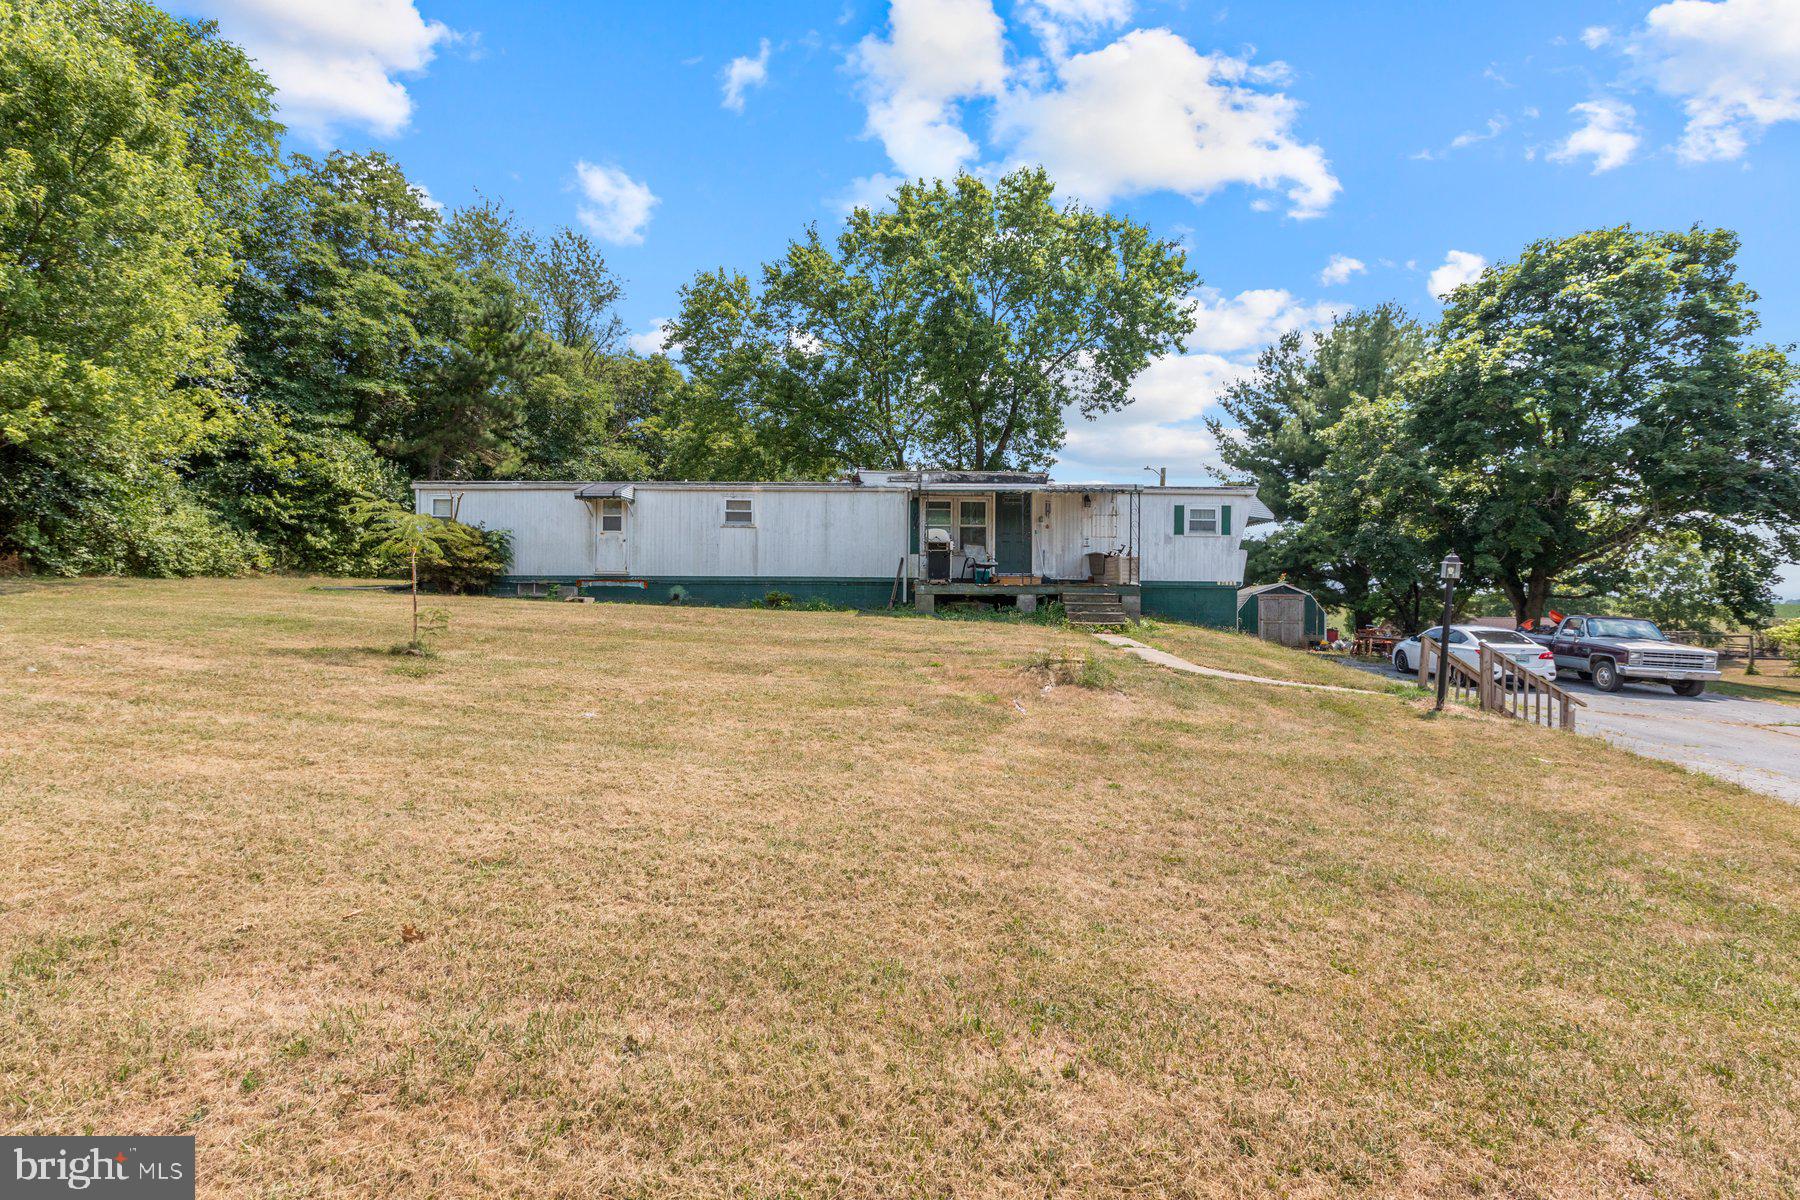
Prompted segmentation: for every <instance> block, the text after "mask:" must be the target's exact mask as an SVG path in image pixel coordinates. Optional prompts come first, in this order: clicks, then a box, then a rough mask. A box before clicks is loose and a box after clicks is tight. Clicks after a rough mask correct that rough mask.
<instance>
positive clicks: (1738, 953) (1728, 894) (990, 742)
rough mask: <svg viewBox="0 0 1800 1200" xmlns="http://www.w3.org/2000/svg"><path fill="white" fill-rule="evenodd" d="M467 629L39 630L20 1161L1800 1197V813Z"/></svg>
mask: <svg viewBox="0 0 1800 1200" xmlns="http://www.w3.org/2000/svg"><path fill="white" fill-rule="evenodd" d="M446 607H448V608H450V609H451V610H452V612H453V614H454V616H453V623H452V629H451V632H450V634H449V636H448V639H447V640H446V642H445V645H444V652H443V654H442V656H441V657H439V658H436V659H433V660H429V661H424V662H420V661H418V660H412V659H399V658H394V657H391V656H389V655H387V654H385V653H383V652H382V651H383V648H385V647H387V646H389V645H390V644H392V643H393V642H395V641H397V640H399V638H400V637H401V636H402V620H403V608H404V600H402V599H400V598H397V597H393V596H388V595H380V594H369V593H356V592H327V591H316V590H309V589H308V586H307V583H306V582H305V581H295V580H265V581H241V582H222V583H221V582H198V581H196V582H168V583H111V582H92V583H81V584H69V585H56V586H26V587H23V588H18V589H15V590H12V591H11V592H10V593H8V594H5V595H0V721H4V728H5V730H6V736H5V738H4V739H3V741H0V811H3V812H4V816H5V820H4V824H3V826H0V1126H3V1127H4V1128H5V1129H6V1130H7V1131H8V1132H30V1133H52V1132H73V1131H80V1130H88V1129H91V1130H97V1131H109V1132H124V1131H132V1132H144V1133H176V1132H191V1133H193V1134H195V1135H196V1136H197V1137H198V1140H199V1158H200V1167H201V1172H202V1183H201V1192H202V1194H203V1195H206V1196H209V1197H227V1196H230V1197H239V1196H268V1197H274V1196H280V1197H352V1196H355V1197H361V1196H384V1197H385V1196H432V1197H439V1196H442V1197H468V1196H519V1197H570V1198H573V1197H593V1196H682V1197H692V1196H727V1195H775V1194H780V1195H820V1196H825V1195H833V1196H867V1197H875V1196H897V1195H898V1196H933V1197H939V1196H948V1195H958V1196H988V1195H996V1196H1042V1195H1048V1194H1058V1195H1119V1196H1123V1195H1126V1194H1130V1195H1134V1196H1151V1195H1164V1194H1183V1195H1196V1196H1240V1195H1256V1194H1266V1193H1271V1192H1273V1193H1280V1194H1284V1195H1289V1196H1327V1195H1342V1194H1365V1195H1403V1196H1434V1197H1437V1196H1457V1195H1465V1196H1474V1195H1482V1196H1697V1195H1718V1194H1727V1193H1729V1194H1734V1195H1767V1196H1774V1195H1792V1194H1794V1191H1795V1188H1796V1174H1797V1171H1800V1165H1797V1159H1796V1155H1797V1153H1800V1151H1797V1149H1796V1148H1797V1147H1800V1119H1797V1117H1796V1112H1800V1082H1797V1081H1800V1073H1797V1070H1796V1066H1797V1063H1800V1057H1797V1056H1800V1000H1797V994H1800V993H1797V985H1800V953H1796V947H1797V946H1800V916H1797V915H1796V901H1797V900H1800V812H1796V811H1795V810H1794V809H1791V808H1788V807H1784V806H1783V805H1781V804H1779V803H1778V802H1776V801H1773V800H1769V799H1764V798H1761V797H1758V796H1755V795H1752V794H1751V793H1748V792H1745V791H1742V790H1739V789H1736V788H1733V787H1730V786H1728V785H1724V784H1720V783H1714V782H1711V781H1709V780H1706V779H1703V778H1700V777H1695V776H1689V775H1686V774H1684V773H1682V772H1680V771H1678V770H1676V769H1674V768H1671V767H1668V766H1665V765H1661V764H1657V763H1652V762H1649V761H1646V760H1641V759H1637V758H1633V757H1630V756H1628V755H1626V754H1624V753H1621V752H1619V751H1616V750H1612V749H1609V748H1607V747H1606V746H1604V745H1602V744H1600V743H1598V742H1595V741H1589V740H1584V739H1577V738H1575V737H1573V736H1570V735H1561V734H1553V733H1549V732H1536V731H1531V730H1526V729H1522V728H1518V727H1514V726H1508V725H1503V724H1500V723H1498V722H1496V721H1491V720H1485V719H1481V718H1467V719H1457V720H1436V721H1433V720H1427V719H1424V718H1422V717H1421V716H1420V715H1419V714H1418V713H1417V712H1416V711H1415V710H1414V709H1413V708H1411V707H1409V706H1408V705H1407V704H1405V703H1404V702H1402V701H1400V700H1397V699H1395V698H1393V697H1389V696H1382V695H1370V696H1367V697H1361V696H1348V695H1335V694H1327V693H1309V692H1297V691H1292V690H1286V689H1258V688H1256V687H1253V686H1247V685H1236V684H1225V683H1220V682H1217V681H1212V680H1207V679H1194V678H1185V677H1178V676H1175V675H1173V674H1170V673H1165V672H1159V671H1157V670H1155V669H1154V668H1151V667H1148V666H1144V665H1142V664H1138V663H1136V662H1135V661H1132V660H1128V659H1125V658H1123V657H1120V658H1118V659H1117V660H1116V662H1115V671H1116V676H1115V683H1114V686H1112V687H1110V688H1104V689H1089V688H1080V687H1070V686H1063V687H1055V688H1052V689H1050V690H1048V691H1045V690H1043V678H1042V676H1041V675H1040V674H1037V673H1033V672H1031V671H1029V670H1025V669H1022V664H1025V663H1027V662H1030V661H1032V660H1034V659H1036V658H1038V657H1040V656H1042V655H1044V654H1046V653H1049V654H1051V655H1071V654H1073V655H1080V654H1082V653H1083V652H1084V651H1085V649H1086V648H1087V647H1088V646H1090V645H1091V642H1090V641H1089V640H1087V639H1084V638H1083V637H1082V636H1081V635H1079V634H1076V633H1072V632H1067V631H1063V630H1057V629H1050V628H1045V627H1035V626H1015V625H1002V624H993V623H976V622H933V621H926V620H917V619H895V618H887V617H878V616H854V615H849V614H829V613H827V614H815V613H797V612H760V611H747V610H718V609H711V610H708V609H686V610H672V609H667V608H650V607H634V606H628V605H573V604H550V603H535V604H534V603H529V602H520V601H493V600H478V599H470V600H456V601H451V602H449V603H448V604H447V605H446ZM1260 652H1261V651H1259V653H1260ZM1334 678H1336V676H1334ZM1021 708H1022V709H1023V712H1021V711H1020V709H1021ZM408 926H411V927H413V929H414V930H415V931H416V934H417V935H422V937H418V938H417V940H412V941H409V940H407V938H406V937H404V936H403V931H404V930H406V929H407V927H408Z"/></svg>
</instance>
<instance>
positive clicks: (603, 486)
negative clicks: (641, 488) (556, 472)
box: [575, 483, 637, 504]
mask: <svg viewBox="0 0 1800 1200" xmlns="http://www.w3.org/2000/svg"><path fill="white" fill-rule="evenodd" d="M575 498H576V499H577V500H623V501H625V503H627V504H630V503H631V502H632V501H633V500H634V499H636V498H637V486H636V485H635V484H630V483H584V484H582V485H581V486H580V487H578V488H576V489H575Z"/></svg>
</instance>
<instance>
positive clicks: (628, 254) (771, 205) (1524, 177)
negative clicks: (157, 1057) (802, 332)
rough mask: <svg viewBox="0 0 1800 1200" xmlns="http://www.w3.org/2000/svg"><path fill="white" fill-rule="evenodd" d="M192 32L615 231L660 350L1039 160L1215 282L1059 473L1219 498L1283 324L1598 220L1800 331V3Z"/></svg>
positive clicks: (862, 2)
mask: <svg viewBox="0 0 1800 1200" xmlns="http://www.w3.org/2000/svg"><path fill="white" fill-rule="evenodd" d="M171 7H173V8H174V9H175V10H176V11H179V12H183V13H186V14H189V15H196V14H199V15H209V16H214V17H216V18H218V19H219V21H220V23H221V25H222V26H223V28H224V30H225V32H226V33H227V35H228V36H232V37H234V38H235V39H236V40H239V41H241V42H242V43H244V44H245V45H246V46H247V47H249V48H250V49H251V51H252V53H253V54H255V55H256V56H257V57H258V58H259V60H260V61H262V62H263V64H264V66H265V68H266V69H268V70H269V71H270V74H271V76H272V78H274V79H275V81H276V82H277V84H278V85H279V86H280V87H281V102H282V106H283V113H284V116H285V117H286V119H287V120H288V121H289V122H290V125H291V126H292V128H293V130H294V134H293V137H294V142H295V144H296V145H297V146H300V147H302V148H312V149H318V148H323V147H330V146H341V147H345V148H361V147H376V148H380V149H382V150H385V151H387V152H388V153H390V154H392V155H394V156H395V157H396V158H398V159H399V160H400V161H401V162H402V163H403V164H404V165H405V167H406V168H407V171H408V173H409V174H410V175H411V176H412V177H413V178H414V179H415V180H416V181H417V182H418V183H420V184H421V185H423V186H424V187H425V188H427V189H428V190H429V191H430V193H431V194H432V196H433V197H435V198H436V199H437V200H438V201H439V202H441V203H444V204H446V205H452V206H454V205H457V204H460V203H464V202H466V201H468V200H471V199H473V198H474V196H475V195H476V193H477V192H479V193H482V194H485V195H488V196H494V197H501V198H504V199H505V200H507V201H508V202H510V203H511V204H512V205H513V206H514V207H515V208H516V209H517V210H518V212H519V214H520V216H521V217H522V218H523V219H524V220H525V221H526V222H527V223H529V224H531V225H534V226H538V227H543V228H550V227H553V226H556V225H560V224H570V225H576V226H578V227H583V228H586V229H588V230H589V231H590V232H591V233H593V234H594V235H595V236H596V237H598V238H600V239H602V241H603V242H604V244H605V248H606V252H607V254H608V258H609V261H610V262H611V263H612V265H613V267H614V269H615V270H616V271H617V272H618V273H619V275H620V276H621V277H622V278H623V280H624V281H625V284H626V289H627V294H626V301H625V305H624V316H625V317H626V319H627V321H628V322H629V323H630V325H631V328H632V329H633V330H634V331H635V332H636V333H638V334H640V335H645V342H646V344H647V342H648V341H649V340H651V335H653V331H654V329H655V324H656V321H657V320H658V319H659V318H662V317H666V316H668V315H669V314H670V313H671V312H672V311H673V310H674V307H675V303H676V291H677V289H678V288H679V287H680V286H681V284H682V283H683V282H684V281H685V280H687V279H688V278H689V277H691V276H692V274H693V273H694V272H695V271H696V270H699V269H702V268H711V267H717V266H727V267H735V268H739V269H744V270H751V269H753V268H754V267H755V266H756V264H758V263H760V262H762V261H764V260H765V259H768V258H770V257H772V256H774V255H775V254H777V253H779V252H780V250H781V249H782V247H783V246H784V244H785V242H786V241H787V239H789V238H791V237H793V236H795V235H797V234H798V233H799V232H800V231H801V230H802V229H803V227H804V226H805V225H806V224H807V223H808V222H815V221H816V222H819V223H820V224H821V225H822V226H823V227H825V228H827V229H829V228H830V227H832V226H834V225H835V224H836V222H837V221H838V220H839V218H840V215H841V213H842V211H843V209H844V207H845V205H846V204H847V203H848V202H850V201H851V200H853V199H856V198H864V197H878V196H879V195H881V194H882V190H883V186H884V184H885V183H886V182H887V181H889V180H892V179H894V178H897V177H900V176H904V175H908V174H937V173H947V172H949V171H951V170H954V169H956V168H958V167H967V168H969V169H973V170H982V171H992V170H997V169H1002V168H1004V167H1006V166H1009V165H1012V164H1014V163H1018V162H1028V161H1029V162H1040V161H1041V162H1045V163H1046V164H1047V165H1048V166H1050V168H1051V170H1052V174H1053V176H1054V177H1055V178H1056V179H1058V180H1059V182H1061V183H1062V184H1063V185H1064V186H1065V190H1068V191H1069V192H1070V193H1071V194H1075V195H1079V196H1080V197H1081V198H1083V199H1086V200H1089V201H1091V202H1096V203H1101V204H1105V205H1106V206H1108V207H1111V208H1112V209H1114V210H1115V211H1123V212H1126V213H1129V214H1130V215H1131V216H1133V217H1134V218H1136V219H1138V220H1140V221H1143V222H1145V223H1147V224H1149V225H1150V226H1152V227H1153V228H1155V229H1156V230H1158V231H1159V232H1161V233H1163V234H1164V235H1165V236H1170V237H1179V238H1181V239H1182V240H1183V241H1184V243H1185V244H1186V245H1187V247H1188V250H1189V255H1190V262H1191V265H1192V266H1193V267H1194V268H1195V269H1196V270H1197V271H1198V272H1199V273H1200V275H1201V276H1202V278H1203V280H1204V290H1203V291H1202V292H1201V293H1200V294H1199V296H1198V297H1197V298H1198V299H1199V301H1200V302H1201V315H1200V320H1199V321H1198V322H1197V325H1196V330H1195V334H1194V336H1193V337H1192V338H1190V345H1189V353H1188V354H1187V355H1186V356H1185V357H1183V358H1181V359H1178V360H1166V361H1164V362H1162V363H1159V364H1157V366H1155V367H1153V368H1152V369H1151V371H1149V372H1147V373H1146V375H1145V376H1144V378H1143V379H1142V380H1141V381H1140V383H1139V385H1138V397H1139V399H1138V403H1136V404H1134V405H1133V406H1132V408H1131V409H1128V410H1127V411H1126V412H1124V413H1121V414H1117V415H1114V416H1109V417H1107V418H1104V419H1102V420H1101V421H1100V422H1097V423H1093V424H1089V423H1086V422H1083V421H1080V420H1076V421H1074V422H1072V423H1071V436H1070V443H1069V447H1068V451H1067V454H1066V455H1065V459H1064V461H1063V462H1062V463H1061V464H1059V466H1058V469H1057V473H1058V474H1059V475H1061V476H1063V477H1065V478H1089V477H1113V478H1120V477H1124V476H1127V475H1131V474H1135V473H1137V472H1138V470H1139V468H1141V467H1143V466H1145V465H1155V466H1165V465H1166V466H1167V467H1169V469H1170V477H1171V479H1172V480H1199V479H1204V478H1206V477H1207V471H1206V463H1207V461H1208V459H1209V458H1210V446H1209V443H1208V441H1207V439H1206V437H1205V434H1204V430H1203V429H1202V427H1201V425H1200V420H1201V418H1202V417H1203V416H1204V415H1205V414H1206V413H1207V412H1208V411H1211V406H1212V403H1213V400H1214V397H1216V395H1217V392H1218V389H1219V388H1220V387H1221V386H1223V385H1224V384H1225V383H1226V382H1228V381H1229V380H1230V378H1231V377H1232V376H1233V374H1234V373H1236V372H1239V371H1242V370H1243V369H1244V368H1245V365H1246V363H1247V362H1248V361H1249V360H1250V359H1251V358H1252V357H1253V356H1254V354H1255V351H1256V350H1257V349H1258V348H1259V347H1260V346H1261V345H1263V344H1264V343H1265V342H1266V341H1268V340H1269V339H1270V338H1271V337H1273V336H1274V335H1275V334H1276V333H1278V332H1279V331H1280V330H1281V329H1283V328H1285V327H1289V326H1296V325H1297V326H1312V325H1317V324H1318V323H1320V322H1322V321H1327V320H1329V317H1330V314H1331V312H1332V311H1333V310H1334V309H1335V308H1338V307H1348V306H1353V305H1358V304H1365V303H1371V302H1376V301H1381V300H1397V301H1400V302H1401V303H1403V304H1405V305H1407V306H1408V307H1410V308H1411V309H1413V310H1414V311H1415V312H1416V313H1418V314H1419V315H1420V316H1422V317H1426V318H1429V317H1430V316H1432V315H1434V314H1435V312H1436V310H1437V301H1436V299H1435V298H1434V295H1433V288H1434V281H1435V286H1439V287H1441V286H1444V285H1445V284H1447V283H1450V282H1453V281H1455V280H1457V279H1459V278H1463V277H1466V276H1467V274H1468V273H1470V272H1472V271H1475V270H1478V269H1479V267H1480V265H1481V264H1482V263H1483V262H1492V261H1498V260H1504V259H1506V258H1508V257H1510V256H1511V255H1512V254H1514V253H1515V252H1516V251H1517V249H1518V248H1519V247H1520V246H1521V245H1523V244H1524V243H1525V242H1527V241H1529V240H1531V239H1534V238H1538V237H1545V236H1554V235H1558V234H1564V233H1569V232H1572V231H1575V230H1579V229H1583V228H1588V227H1592V226H1597V225H1605V224H1615V223H1620V222H1631V223H1633V224H1635V225H1638V226H1642V227H1684V226H1687V225H1690V224H1693V223H1696V222H1699V223H1703V224H1709V225H1725V226H1729V227H1731V228H1733V229H1736V230H1737V231H1738V232H1739V233H1740V234H1741V235H1742V237H1743V242H1744V245H1743V250H1742V254H1741V257H1740V264H1741V268H1742V274H1743V277H1744V279H1745V280H1746V281H1747V282H1748V283H1749V284H1750V285H1751V286H1752V287H1754V288H1755V289H1756V290H1757V291H1758V292H1759V293H1761V295H1762V298H1763V299H1762V305H1761V311H1762V313H1763V315H1764V319H1765V328H1764V332H1765V334H1766V335H1767V336H1768V337H1769V338H1770V339H1771V340H1774V341H1778V342H1782V343H1787V342H1792V341H1797V340H1800V278H1797V274H1796V271H1795V266H1796V264H1800V232H1797V231H1796V228H1795V223H1794V221H1793V217H1792V213H1793V207H1794V200H1793V198H1794V197H1795V196H1796V195H1800V153H1797V151H1800V0H1673V2H1671V3H1664V4H1651V3H1644V2H1641V0H1640V2H1636V3H1622V2H1616V0H1591V2H1586V3H1582V2H1576V3H1556V4H1550V3H1522V2H1517V0H1514V2H1511V3H1507V4H1504V5H1471V4H1457V5H1444V4H1436V3H1422V2H1421V3H1407V4H1398V3H1396V4H1389V5H1385V6H1377V5H1345V4H1341V3H1312V2H1306V3H1300V2H1295V3H1276V4H1268V3H1264V4H1249V3H1243V2H1236V3H1224V2H1219V3H1156V2H1154V0H1027V2H1025V3H1006V2H1005V0H883V2H882V3H873V2H869V0H859V2H851V3H845V2H843V0H826V2H823V3H788V4H779V5H755V4H711V5H689V4H681V3H675V2H670V3H664V4H660V5H643V4H629V5H627V4H613V3H552V2H534V3H509V4H500V3H480V2H475V0H456V2H439V0H174V2H173V3H172V4H171ZM1334 262H1336V263H1337V267H1336V269H1335V270H1330V269H1328V268H1330V267H1331V264H1333V263H1334ZM1784 590H1785V591H1787V592H1791V593H1800V569H1796V570H1793V571H1791V572H1790V574H1789V577H1788V579H1787V580H1786V582H1785V584H1784Z"/></svg>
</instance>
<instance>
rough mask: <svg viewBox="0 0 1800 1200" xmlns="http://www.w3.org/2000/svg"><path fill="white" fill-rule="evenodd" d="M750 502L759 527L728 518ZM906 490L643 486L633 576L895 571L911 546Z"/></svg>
mask: <svg viewBox="0 0 1800 1200" xmlns="http://www.w3.org/2000/svg"><path fill="white" fill-rule="evenodd" d="M727 500H749V501H750V502H751V503H752V505H753V507H752V510H751V511H752V518H753V520H752V524H751V525H750V526H748V527H740V526H727V525H726V524H725V501H727ZM906 512H907V505H906V495H905V493H903V492H882V491H858V490H851V489H844V490H841V491H823V490H821V491H811V490H806V491H795V490H788V489H782V490H779V491H773V490H772V491H759V490H757V489H755V488H745V489H743V490H741V491H726V490H716V491H715V490H711V489H708V490H705V491H691V492H689V491H672V490H669V491H665V490H662V489H654V490H652V489H648V488H640V489H638V493H637V502H636V503H635V504H633V505H632V506H631V512H630V514H629V516H627V518H626V522H627V525H628V528H629V530H630V534H631V571H632V574H634V575H657V576H661V575H724V576H731V575H751V576H784V577H788V578H795V577H818V578H840V579H845V578H848V579H868V578H876V579H880V578H884V577H891V576H892V575H893V574H894V568H895V566H896V565H897V564H898V563H899V561H900V553H901V551H902V549H903V548H904V547H905V545H906V532H907V531H906Z"/></svg>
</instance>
